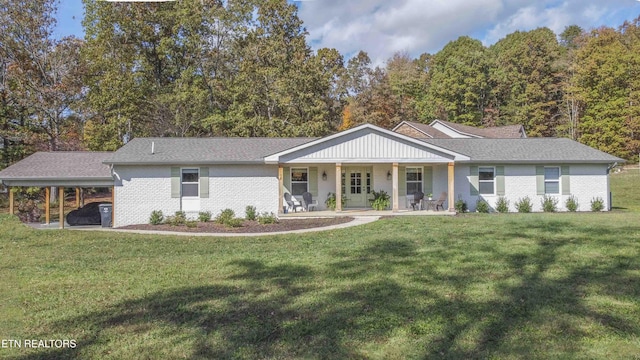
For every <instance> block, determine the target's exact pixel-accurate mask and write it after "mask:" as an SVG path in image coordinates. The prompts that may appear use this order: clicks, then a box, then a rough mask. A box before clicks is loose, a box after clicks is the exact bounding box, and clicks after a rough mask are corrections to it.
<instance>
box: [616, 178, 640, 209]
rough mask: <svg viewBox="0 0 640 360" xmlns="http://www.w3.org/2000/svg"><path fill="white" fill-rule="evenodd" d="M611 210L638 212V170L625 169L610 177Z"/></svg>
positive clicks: (639, 205) (639, 184)
mask: <svg viewBox="0 0 640 360" xmlns="http://www.w3.org/2000/svg"><path fill="white" fill-rule="evenodd" d="M610 181H611V193H612V194H613V202H612V203H613V209H614V210H620V211H634V212H640V191H638V188H639V187H640V169H638V168H637V167H635V168H625V169H623V170H622V172H619V173H612V174H611V176H610Z"/></svg>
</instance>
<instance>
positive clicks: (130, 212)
mask: <svg viewBox="0 0 640 360" xmlns="http://www.w3.org/2000/svg"><path fill="white" fill-rule="evenodd" d="M114 173H115V174H116V176H115V188H114V190H115V195H114V198H115V199H114V210H115V211H114V212H115V213H114V218H115V219H114V226H116V227H117V226H125V225H132V224H147V223H149V216H150V215H151V212H152V211H153V210H162V213H163V214H164V215H165V216H166V215H172V214H174V213H175V212H176V211H178V210H180V198H172V197H171V167H169V166H115V167H114Z"/></svg>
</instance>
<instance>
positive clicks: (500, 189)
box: [496, 166, 504, 196]
mask: <svg viewBox="0 0 640 360" xmlns="http://www.w3.org/2000/svg"><path fill="white" fill-rule="evenodd" d="M496 195H498V196H502V195H504V166H496Z"/></svg>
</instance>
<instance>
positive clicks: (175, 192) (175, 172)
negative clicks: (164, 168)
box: [171, 167, 180, 198]
mask: <svg viewBox="0 0 640 360" xmlns="http://www.w3.org/2000/svg"><path fill="white" fill-rule="evenodd" d="M171 197H172V198H179V197H180V168H179V167H172V168H171Z"/></svg>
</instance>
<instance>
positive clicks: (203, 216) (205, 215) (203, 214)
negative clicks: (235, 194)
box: [198, 210, 211, 222]
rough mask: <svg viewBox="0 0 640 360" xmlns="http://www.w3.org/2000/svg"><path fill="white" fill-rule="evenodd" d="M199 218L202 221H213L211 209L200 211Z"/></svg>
mask: <svg viewBox="0 0 640 360" xmlns="http://www.w3.org/2000/svg"><path fill="white" fill-rule="evenodd" d="M198 220H200V221H202V222H207V221H211V211H208V210H207V211H200V212H199V213H198Z"/></svg>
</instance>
